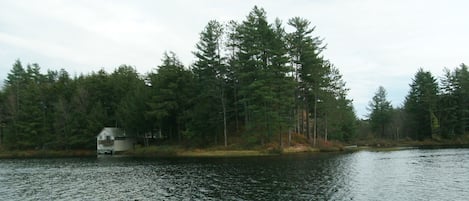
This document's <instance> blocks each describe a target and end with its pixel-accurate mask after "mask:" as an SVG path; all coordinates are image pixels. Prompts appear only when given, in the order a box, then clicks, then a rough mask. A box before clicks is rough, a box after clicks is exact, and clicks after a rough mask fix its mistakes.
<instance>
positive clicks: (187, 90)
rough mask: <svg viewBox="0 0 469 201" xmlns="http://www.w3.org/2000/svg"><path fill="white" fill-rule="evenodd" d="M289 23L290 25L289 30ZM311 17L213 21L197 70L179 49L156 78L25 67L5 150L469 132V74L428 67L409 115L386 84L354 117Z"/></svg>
mask: <svg viewBox="0 0 469 201" xmlns="http://www.w3.org/2000/svg"><path fill="white" fill-rule="evenodd" d="M285 26H288V27H289V29H288V30H292V31H291V32H287V31H286V28H285ZM314 28H315V27H314V26H312V25H311V22H310V21H308V20H307V19H305V18H301V17H293V18H291V19H289V20H287V22H286V24H283V23H282V21H281V20H280V19H276V20H275V21H274V22H269V21H268V20H267V14H266V12H265V10H264V9H262V8H258V7H254V8H253V9H252V11H251V12H250V13H249V14H248V15H247V16H246V18H245V19H244V20H243V21H241V22H236V21H230V22H228V23H220V22H217V21H210V22H208V23H207V25H206V26H205V28H203V30H202V31H201V32H200V40H199V41H198V43H197V44H195V50H193V54H194V56H195V58H196V60H195V62H194V63H193V64H191V65H189V66H184V65H183V64H182V62H181V61H180V60H179V59H178V57H177V55H176V54H175V53H174V52H167V53H165V54H164V55H163V58H162V59H161V64H160V65H158V66H157V67H156V68H154V69H153V71H152V72H150V73H147V74H140V73H138V72H137V71H136V70H135V68H134V67H133V66H131V65H121V66H118V67H117V68H116V69H115V70H114V71H113V72H106V71H105V70H102V69H101V70H98V71H96V72H90V73H88V74H80V75H70V74H69V73H68V72H67V71H66V70H65V69H62V70H58V71H55V70H47V73H42V69H41V67H40V66H39V65H38V64H35V63H33V64H26V65H25V64H23V63H22V62H21V61H20V60H16V61H15V62H14V64H13V65H12V68H11V70H10V73H9V74H8V76H7V78H6V80H5V83H4V86H3V88H2V89H1V91H0V122H1V123H0V129H1V139H0V140H1V143H2V144H1V146H2V147H4V148H6V149H12V150H18V149H54V150H69V149H95V148H96V138H95V137H96V135H97V134H98V133H99V131H100V130H101V129H102V128H103V127H120V128H123V129H124V130H125V131H126V133H127V134H130V135H133V136H136V137H141V136H144V135H147V134H156V133H157V134H158V135H160V134H161V136H162V141H163V143H167V144H177V145H184V146H191V147H207V146H225V147H227V146H229V145H231V144H243V145H244V146H258V145H264V144H268V143H273V142H275V143H278V144H279V146H281V147H283V146H288V145H289V143H290V141H291V139H292V136H303V137H304V138H305V139H307V141H308V143H310V144H311V145H312V146H317V145H318V144H319V143H320V141H321V142H324V141H329V140H334V141H338V142H353V141H355V140H360V139H368V138H383V139H393V140H398V139H414V140H424V139H443V138H445V139H456V138H458V137H462V136H464V135H465V133H466V132H467V131H468V129H469V71H468V69H467V66H466V65H464V64H461V66H459V67H457V68H455V69H454V70H450V69H445V70H444V72H445V75H444V77H442V78H441V79H440V81H439V82H438V81H437V79H435V77H434V76H433V75H432V74H431V73H430V72H428V71H424V70H423V69H419V70H418V72H417V73H416V74H415V77H414V78H413V80H412V83H411V84H410V91H409V93H408V95H407V97H406V99H405V102H404V104H403V105H402V107H399V108H393V107H392V106H391V103H390V102H389V101H388V100H387V99H386V95H387V94H386V90H385V89H384V88H383V87H379V88H378V90H377V92H376V94H375V96H374V97H373V98H372V100H370V104H369V107H368V109H369V115H368V119H366V120H360V119H357V117H356V115H355V113H354V109H353V106H352V100H351V99H349V98H347V92H348V91H349V89H348V88H347V87H346V83H345V82H344V80H343V78H342V75H341V73H340V72H339V69H338V67H336V66H334V64H333V63H332V62H331V61H329V60H327V59H326V58H324V56H323V54H322V51H323V50H324V49H325V48H326V45H325V44H324V43H323V41H322V39H321V38H320V37H319V36H315V35H314Z"/></svg>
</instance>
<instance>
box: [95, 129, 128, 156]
mask: <svg viewBox="0 0 469 201" xmlns="http://www.w3.org/2000/svg"><path fill="white" fill-rule="evenodd" d="M135 142H136V140H135V139H134V138H130V137H128V136H126V135H125V132H124V131H123V130H122V129H120V128H111V127H106V128H104V129H103V130H102V131H101V132H100V133H99V135H98V136H96V144H97V153H98V154H115V153H118V152H123V151H127V150H130V149H132V148H133V146H134V144H135Z"/></svg>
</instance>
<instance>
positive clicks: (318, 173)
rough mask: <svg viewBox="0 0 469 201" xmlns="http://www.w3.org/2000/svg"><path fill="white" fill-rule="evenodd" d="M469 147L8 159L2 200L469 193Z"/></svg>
mask: <svg viewBox="0 0 469 201" xmlns="http://www.w3.org/2000/svg"><path fill="white" fill-rule="evenodd" d="M468 198H469V149H428V150H422V149H414V150H402V151H393V152H369V151H361V152H356V153H349V154H343V153H334V154H314V155H292V156H281V157H244V158H166V159H138V158H122V157H121V158H116V157H111V158H110V157H106V158H70V159H8V160H0V200H467V199H468Z"/></svg>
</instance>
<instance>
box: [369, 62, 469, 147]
mask: <svg viewBox="0 0 469 201" xmlns="http://www.w3.org/2000/svg"><path fill="white" fill-rule="evenodd" d="M368 109H369V111H370V115H369V125H367V126H370V127H371V130H372V131H373V133H375V134H376V135H377V136H378V137H381V138H403V137H408V138H411V139H417V140H423V139H429V138H432V139H442V138H445V139H457V138H460V137H467V136H465V134H466V133H467V132H468V131H469V71H468V68H467V66H466V65H465V64H461V65H460V66H459V67H457V68H455V69H454V70H450V69H447V68H445V69H444V76H443V77H442V78H441V79H440V82H439V83H438V81H437V79H435V77H434V76H433V75H432V74H431V73H430V72H429V71H424V70H423V69H419V70H418V72H417V73H416V74H415V77H414V78H413V80H412V83H411V84H410V91H409V93H408V95H407V96H406V98H405V101H404V105H403V106H402V107H398V108H392V106H391V104H390V102H389V101H387V100H386V90H385V89H384V88H383V87H379V88H378V91H377V92H376V94H375V96H374V97H373V99H372V101H370V104H369V108H368ZM362 123H368V122H362Z"/></svg>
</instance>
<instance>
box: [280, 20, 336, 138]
mask: <svg viewBox="0 0 469 201" xmlns="http://www.w3.org/2000/svg"><path fill="white" fill-rule="evenodd" d="M288 24H289V25H290V26H292V27H293V28H294V29H295V31H294V32H292V33H290V34H289V35H288V44H289V54H290V57H291V62H292V65H293V67H294V69H295V74H294V77H295V79H296V81H297V83H298V85H297V91H296V93H297V95H296V97H298V100H297V110H296V114H297V122H298V123H297V130H298V131H299V132H300V133H302V132H303V131H305V134H306V136H307V137H308V139H310V140H312V141H313V144H316V138H317V122H318V116H317V114H318V111H317V109H318V108H317V104H318V101H320V99H322V98H325V97H326V96H327V95H325V94H324V92H323V89H324V88H327V86H328V81H327V76H328V73H329V72H330V69H329V65H327V62H326V61H325V60H324V59H323V57H322V56H321V55H320V54H321V52H322V50H323V49H324V47H323V46H322V41H321V40H320V39H319V38H318V37H312V36H311V34H312V32H313V31H314V27H313V28H309V26H310V24H311V23H310V22H309V21H308V20H306V19H303V18H300V17H294V18H291V19H290V20H289V21H288ZM298 115H299V116H298ZM310 117H312V118H313V122H314V124H313V126H311V125H310V122H311V121H310ZM303 122H306V125H301V124H302V123H303ZM311 127H312V128H313V129H311ZM311 130H312V132H311Z"/></svg>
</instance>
